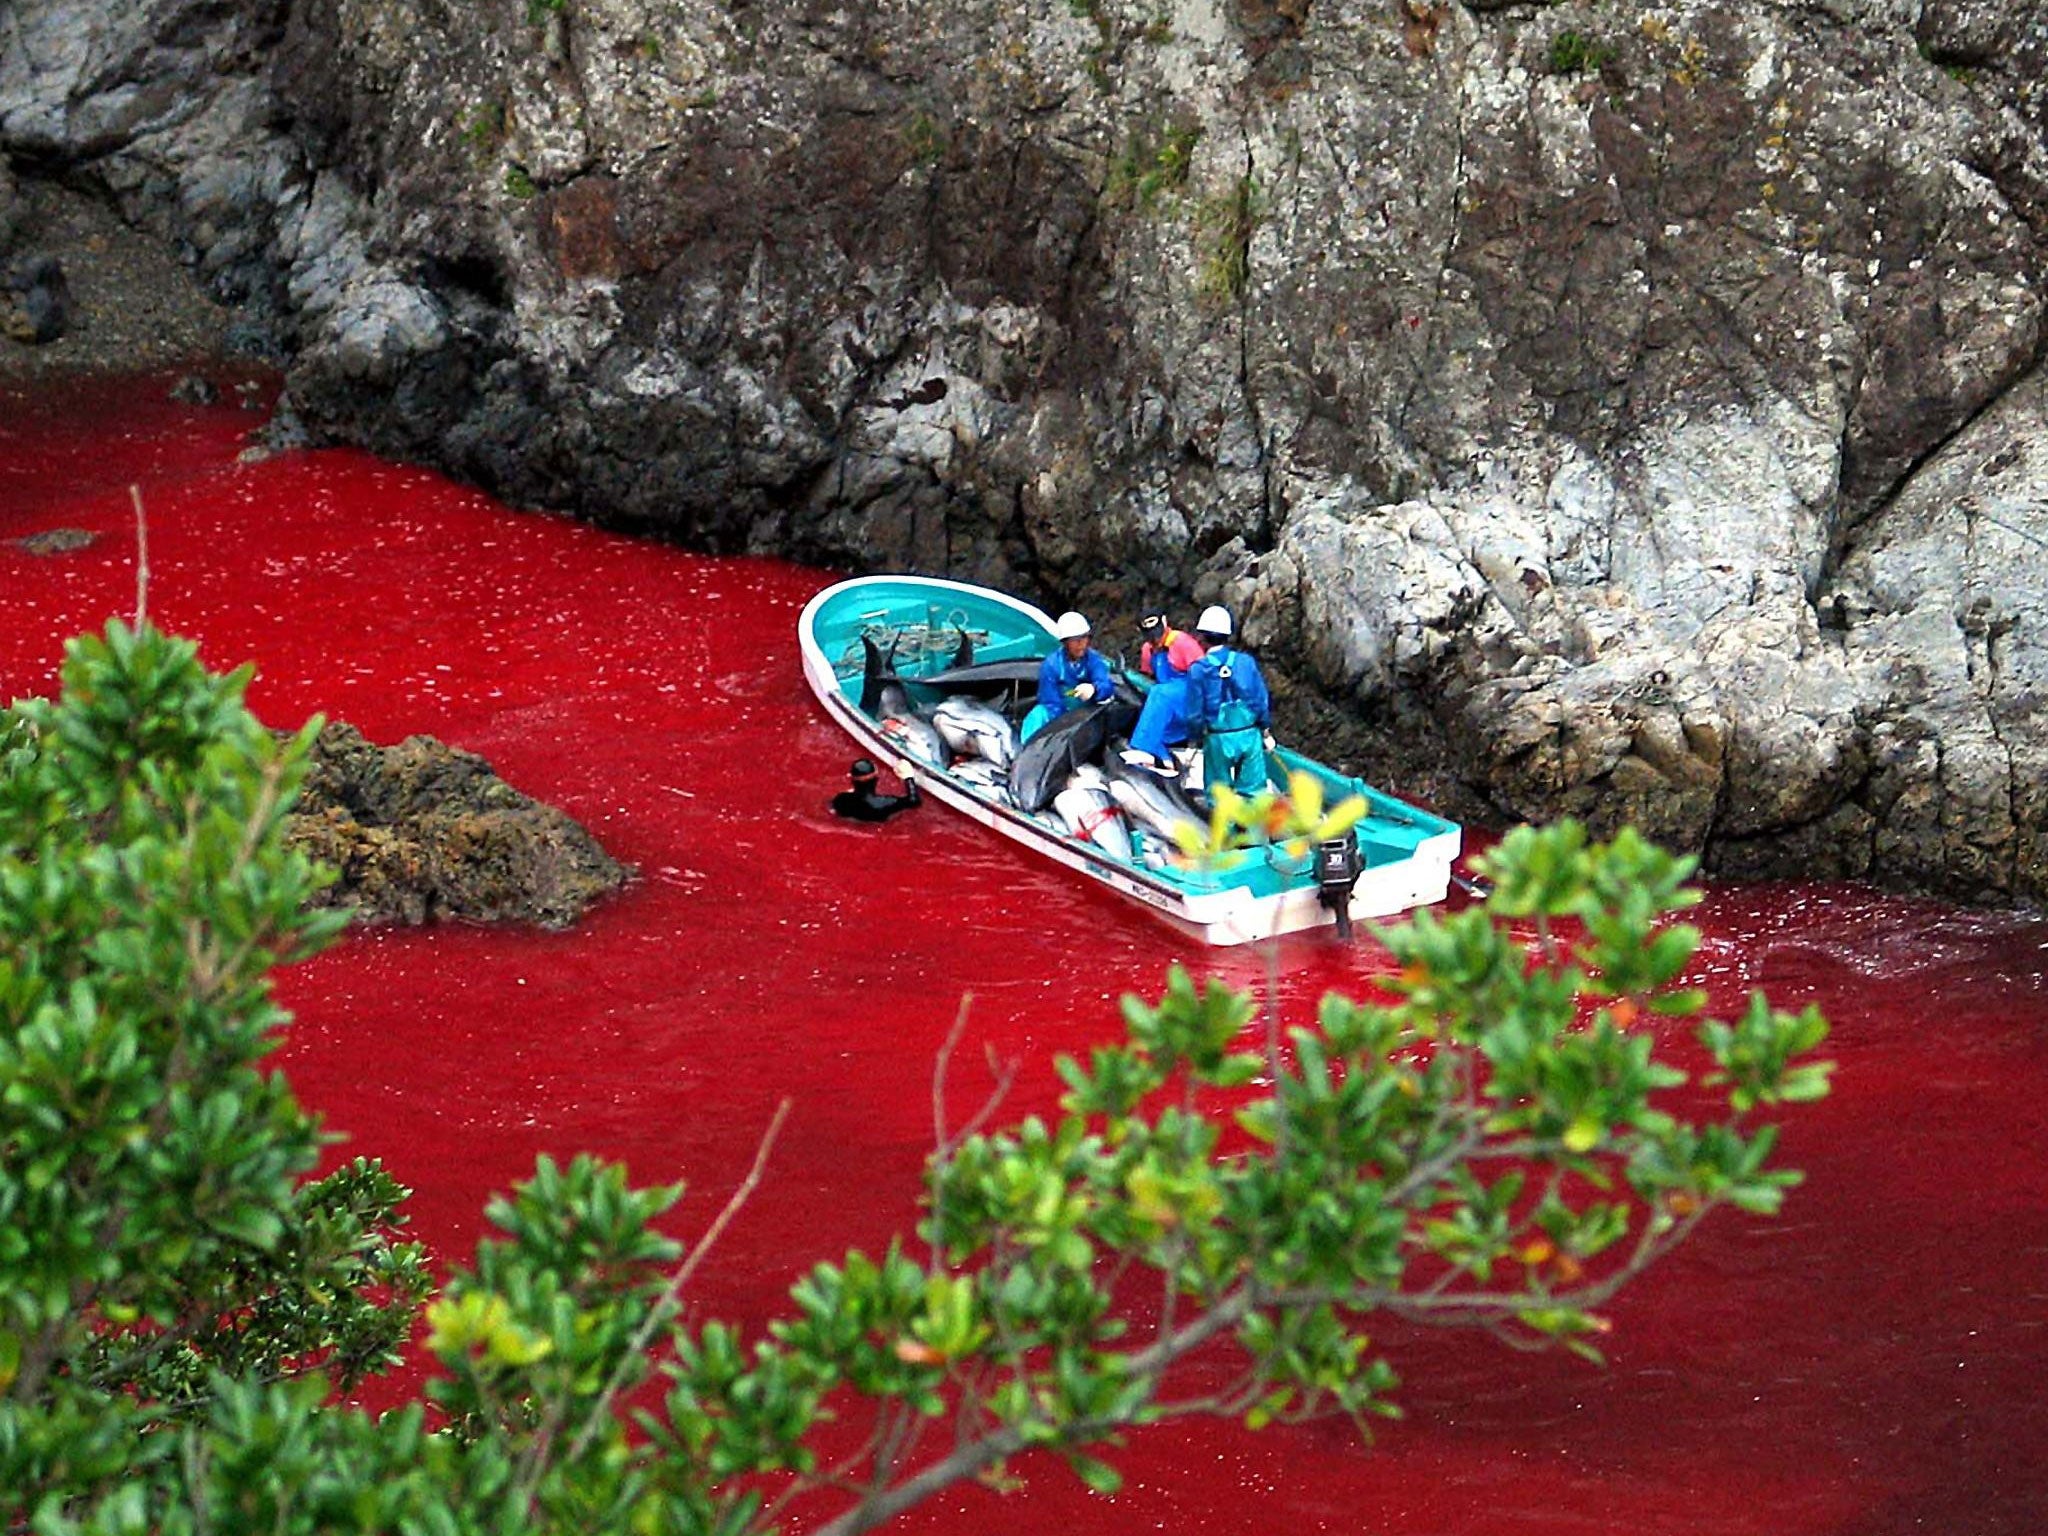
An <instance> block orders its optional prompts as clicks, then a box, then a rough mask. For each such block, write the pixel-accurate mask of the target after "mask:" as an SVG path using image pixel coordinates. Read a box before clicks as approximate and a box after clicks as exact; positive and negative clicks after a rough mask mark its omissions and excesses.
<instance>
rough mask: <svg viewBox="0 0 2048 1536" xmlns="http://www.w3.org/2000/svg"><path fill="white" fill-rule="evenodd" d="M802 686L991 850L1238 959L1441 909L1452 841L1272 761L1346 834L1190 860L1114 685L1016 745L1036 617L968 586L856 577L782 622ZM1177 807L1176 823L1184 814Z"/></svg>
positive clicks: (1132, 688) (1038, 642)
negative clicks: (1314, 934) (1351, 811)
mask: <svg viewBox="0 0 2048 1536" xmlns="http://www.w3.org/2000/svg"><path fill="white" fill-rule="evenodd" d="M798 642H799V645H800V647H801V650H802V655H803V668H804V678H805V680H806V682H808V683H809V685H810V688H811V691H812V692H813V693H815V694H816V695H817V696H818V700H819V702H820V703H822V704H823V705H824V707H825V711H826V713H827V714H829V715H830V716H831V717H832V718H833V719H834V720H836V721H837V722H838V723H839V724H840V725H841V726H842V727H843V728H844V729H845V730H846V732H847V734H848V735H849V736H851V737H852V738H853V739H854V740H855V741H856V742H857V743H858V744H859V746H860V749H861V750H862V752H864V753H866V754H867V755H868V756H870V757H872V758H874V759H876V760H877V761H878V762H880V763H881V764H883V765H884V766H886V767H888V768H890V769H891V770H893V771H894V772H896V773H897V774H898V775H900V776H902V777H904V778H906V779H908V778H912V777H914V778H915V780H916V782H917V784H918V785H919V786H920V788H921V789H922V791H923V792H924V793H925V794H926V795H927V796H929V797H930V798H932V799H935V800H938V801H942V802H943V803H945V804H946V805H948V806H951V807H952V808H953V809H954V810H957V811H960V812H961V813H963V814H964V815H967V816H971V817H973V818H974V819H975V820H976V821H978V822H980V823H981V824H982V825H984V826H987V827H991V828H993V829H994V830H996V831H997V832H1000V833H1002V834H1003V835H1004V836H1005V837H1009V838H1012V839H1014V840H1015V841H1017V842H1019V843H1022V844H1023V845H1024V846H1025V847H1027V848H1030V849H1032V850H1033V851H1034V852H1036V853H1039V854H1042V855H1044V856H1045V857H1047V858H1050V859H1053V860H1055V861H1057V862H1058V863H1060V864H1063V865H1065V866H1066V867H1067V868H1069V869H1072V870H1074V871H1076V872H1077V873H1079V874H1081V875H1083V876H1085V877H1087V878H1089V879H1091V880H1094V881H1096V882H1098V883H1100V884H1102V885H1104V886H1107V887H1108V888H1109V889H1110V890H1113V891H1115V892H1117V893H1118V894H1119V895H1122V896H1126V897H1129V898H1130V899H1132V900H1134V901H1137V902H1140V903H1142V904H1143V905H1144V906H1146V907H1147V908H1149V909H1151V910H1152V911H1153V912H1155V913H1157V914H1159V915H1160V916H1161V917H1164V918H1165V919H1167V920H1168V921H1169V922H1171V923H1173V924H1174V925H1175V926H1176V927H1178V928H1180V929H1181V930H1182V931H1183V932H1185V933H1188V934H1190V935H1192V936H1193V937H1195V938H1197V939H1200V940H1202V941H1203V942H1205V943H1209V944H1218V945H1223V944H1244V943H1249V942H1252V941H1254V940H1257V939H1262V938H1267V937H1270V936H1274V935H1278V934H1284V933H1294V932H1297V931H1300V930H1302V929H1308V928H1316V927H1322V926H1327V925H1339V926H1340V927H1341V929H1342V931H1343V932H1344V933H1346V934H1348V933H1349V931H1350V918H1351V917H1352V916H1354V915H1356V916H1361V917H1387V916H1392V915H1393V914H1395V913H1398V912H1402V911H1405V910H1407V909H1408V908H1410V907H1416V906H1422V905H1426V904H1428V903H1430V902H1435V901H1440V900H1442V899H1443V897H1444V895H1445V893H1446V892H1447V890H1448V889H1449V885H1450V880H1451V869H1452V865H1453V863H1454V862H1455V861H1456V859H1457V857H1458V851H1459V844H1460V837H1461V834H1460V831H1459V828H1458V826H1457V824H1456V823H1454V822H1450V821H1446V820H1445V819H1444V818H1442V817H1440V816H1436V815H1433V814H1431V813H1430V812H1428V811H1426V810H1423V809H1422V808H1420V807H1418V806H1414V805H1409V804H1407V803H1405V802H1404V801H1401V800H1398V799H1396V798H1395V797H1393V796H1392V795H1389V794H1386V793H1384V792H1382V791H1380V790H1377V789H1374V788H1372V787H1371V786H1370V785H1368V784H1366V783H1365V782H1364V781H1363V780H1360V779H1357V778H1353V777H1351V776H1349V775H1347V774H1342V773H1339V772H1337V771H1336V770H1335V769H1332V768H1329V767H1327V766H1325V765H1324V764H1322V763H1318V762H1316V761H1314V760H1313V759H1311V758H1308V757H1304V756H1303V755H1302V754H1300V753H1298V752H1294V751H1292V750H1290V749H1288V748H1286V747H1284V746H1283V747H1279V748H1276V749H1274V750H1272V751H1270V752H1269V753H1268V755H1267V756H1268V763H1267V766H1268V769H1269V771H1270V772H1271V773H1272V774H1273V776H1274V782H1275V783H1277V784H1281V785H1285V784H1287V783H1288V782H1289V780H1290V776H1291V775H1292V774H1294V773H1296V772H1306V773H1308V774H1311V775H1313V776H1314V777H1315V778H1316V779H1317V780H1318V781H1319V782H1320V785H1321V788H1322V792H1323V796H1324V799H1325V802H1326V803H1328V804H1335V803H1337V802H1339V801H1341V800H1343V799H1345V798H1346V797H1348V796H1351V795H1359V796H1362V797H1363V798H1364V799H1365V801H1366V805H1367V812H1366V815H1365V816H1364V818H1363V819H1362V820H1361V821H1360V822H1359V823H1358V824H1357V826H1356V828H1355V829H1354V831H1353V832H1352V833H1350V834H1347V835H1346V837H1345V838H1344V839H1341V840H1338V841H1337V842H1335V843H1331V844H1324V845H1321V846H1320V847H1318V848H1315V849H1312V850H1308V851H1307V852H1296V851H1290V849H1289V848H1287V847H1285V846H1283V845H1277V844H1276V845H1262V846H1258V847H1253V848H1245V849H1235V850H1232V851H1230V852H1227V853H1224V854H1222V855H1220V856H1212V857H1207V858H1190V857H1187V856H1186V855H1184V854H1183V853H1182V852H1181V850H1180V849H1179V848H1178V847H1177V846H1176V842H1175V839H1174V838H1173V837H1172V836H1170V835H1169V834H1170V833H1171V831H1172V828H1173V824H1174V821H1175V819H1176V818H1177V817H1181V816H1184V815H1194V816H1196V817H1205V812H1206V807H1205V805H1204V802H1203V801H1202V800H1201V799H1200V797H1199V794H1198V793H1190V792H1189V791H1187V790H1185V789H1184V788H1183V787H1182V786H1180V785H1179V784H1176V783H1173V782H1171V781H1168V782H1166V783H1165V784H1164V785H1163V786H1162V783H1161V776H1160V775H1157V774H1153V773H1151V772H1149V771H1147V770H1144V769H1134V768H1131V767H1129V766H1128V765H1126V764H1125V763H1124V762H1123V761H1122V759H1121V757H1120V755H1119V753H1118V751H1117V750H1116V747H1117V743H1118V738H1119V736H1121V735H1127V734H1128V732H1129V729H1130V724H1131V722H1132V721H1133V720H1134V719H1135V717H1136V714H1137V709H1138V705H1139V701H1140V700H1141V698H1142V694H1143V691H1144V689H1145V688H1146V687H1147V686H1148V684H1147V682H1146V680H1145V679H1143V678H1141V677H1139V676H1138V675H1137V674H1136V673H1135V672H1131V671H1125V670H1123V669H1121V668H1117V667H1114V666H1113V667H1112V671H1113V672H1116V673H1118V674H1119V677H1118V685H1117V694H1118V697H1117V698H1116V699H1113V700H1106V701H1101V702H1098V703H1094V704H1089V705H1085V706H1082V707H1079V708H1076V709H1071V710H1069V711H1068V712H1067V713H1066V714H1064V715H1062V716H1061V717H1060V718H1059V720H1058V721H1056V722H1054V724H1053V725H1052V726H1050V727H1047V728H1046V729H1044V730H1042V731H1039V732H1038V733H1037V734H1036V735H1033V736H1030V737H1029V738H1028V739H1026V740H1024V741H1022V742H1021V743H1020V742H1019V741H1018V740H1017V735H1016V731H1017V728H1018V727H1019V726H1021V725H1022V724H1023V723H1024V718H1025V715H1026V712H1027V711H1028V709H1029V707H1030V705H1031V704H1032V703H1033V702H1034V701H1035V698H1036V676H1037V669H1038V663H1039V661H1040V660H1041V659H1042V658H1043V657H1044V656H1045V655H1046V654H1047V653H1048V652H1050V651H1051V650H1052V649H1053V648H1054V647H1055V646H1056V645H1057V644H1058V642H1057V641H1056V640H1055V639H1054V638H1053V620H1052V619H1051V618H1050V617H1049V616H1047V615H1046V614H1045V613H1044V612H1042V611H1041V610H1040V609H1038V608H1036V607H1034V606H1032V605H1031V604H1030V603H1027V602H1023V601H1020V600H1019V599H1017V598H1014V597H1010V596H1008V595H1006V594H1004V593H1001V592H995V591H991V590H989V589H988V588H985V587H977V586H970V585H968V584H966V583H964V582H957V581H945V580H941V579H938V578H935V577H923V576H864V577H859V578H857V579H854V580H851V581H843V582H840V583H839V584H838V585H836V586H832V587H828V588H827V589H826V590H824V591H822V592H820V593H819V594H818V595H817V596H816V597H814V598H812V599H811V601H810V602H809V603H808V604H806V605H805V607H804V611H803V615H802V617H801V618H800V619H799V621H798ZM1183 808H1184V809H1183Z"/></svg>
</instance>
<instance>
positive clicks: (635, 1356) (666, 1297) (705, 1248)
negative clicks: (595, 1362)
mask: <svg viewBox="0 0 2048 1536" xmlns="http://www.w3.org/2000/svg"><path fill="white" fill-rule="evenodd" d="M789 1105H790V1101H789V1100H788V1099H784V1100H783V1101H782V1102H781V1103H780V1104H778V1105H776V1106H775V1113H774V1115H772V1116H771V1117H770V1118H769V1121H768V1129H767V1130H765V1131H763V1132H762V1133H761V1141H760V1144H759V1145H758V1146H756V1147H755V1148H754V1162H753V1166H751V1167H750V1168H748V1169H747V1176H746V1177H745V1178H743V1179H741V1180H740V1182H739V1185H738V1187H737V1188H735V1189H734V1190H733V1192H732V1195H731V1197H730V1198H728V1199H727V1200H726V1202H725V1206H724V1208H723V1209H722V1210H720V1211H719V1213H718V1215H717V1216H716V1217H715V1218H714V1219H713V1220H712V1223H711V1225H710V1226H708V1227H706V1228H705V1229H704V1235H703V1236H702V1237H700V1238H699V1239H698V1240H697V1246H696V1247H695V1248H693V1249H691V1250H690V1253H689V1256H688V1257H687V1258H685V1259H684V1260H683V1262H682V1263H681V1264H680V1265H678V1266H677V1268H676V1272H675V1275H674V1277H673V1278H671V1279H670V1281H669V1283H668V1285H667V1287H666V1288H665V1289H664V1290H663V1291H662V1293H661V1296H660V1297H659V1298H658V1299H657V1300H656V1301H655V1304H654V1305H653V1306H652V1307H650V1308H648V1309H647V1317H646V1320H645V1321H643V1322H642V1323H641V1324H640V1327H639V1329H638V1331H637V1332H635V1333H634V1335H633V1337H632V1338H631V1339H630V1340H629V1341H628V1342H627V1344H626V1347H625V1349H624V1350H623V1351H622V1352H621V1353H620V1355H619V1363H618V1365H617V1367H616V1368H615V1369H614V1370H613V1371H612V1376H611V1380H609V1381H607V1382H606V1383H605V1385H604V1391H602V1392H600V1393H599V1394H598V1397H597V1401H596V1402H595V1403H593V1404H591V1406H590V1414H589V1416H588V1417H587V1418H586V1419H584V1421H583V1427H582V1428H581V1429H579V1430H578V1431H577V1432H576V1439H575V1441H574V1442H573V1443H572V1444H571V1445H570V1447H569V1456H568V1459H569V1460H570V1461H574V1460H575V1459H576V1458H577V1457H579V1456H581V1455H582V1454H583V1452H584V1451H585V1450H587V1449H588V1448H589V1446H590V1442H591V1440H592V1439H594V1438H595V1437H596V1435H597V1431H598V1429H599V1427H600V1426H601V1425H602V1424H603V1423H604V1421H605V1420H606V1419H607V1418H608V1417H610V1415H611V1410H612V1403H613V1402H614V1401H615V1400H616V1399H617V1397H618V1395H619V1393H620V1392H621V1391H622V1390H623V1389H624V1387H625V1384H626V1373H627V1371H628V1370H629V1369H630V1368H631V1367H632V1365H633V1363H634V1362H635V1361H637V1360H639V1359H641V1358H642V1356H643V1355H645V1353H646V1351H647V1346H648V1344H649V1343H650V1342H651V1341H652V1340H653V1338H654V1333H655V1330H656V1329H657V1328H659V1327H661V1326H662V1324H664V1323H665V1322H667V1321H668V1320H669V1319H670V1318H672V1317H673V1316H674V1315H675V1312H676V1307H677V1304H678V1301H679V1299H680V1297H681V1296H682V1294H683V1288H684V1287H685V1286H687V1285H688V1284H689V1283H690V1280H691V1278H692V1277H693V1276H694V1275H695V1274H696V1273H697V1270H698V1268H699V1267H700V1266H701V1265H702V1264H703V1262H704V1258H705V1255H707V1254H708V1253H710V1252H711V1250H712V1248H713V1246H714V1245H715V1244H716V1243H717V1242H718V1239H719V1238H720V1236H722V1235H723V1234H724V1232H725V1229H726V1228H727V1227H729V1226H730V1225H732V1220H733V1218H734V1217H735V1216H737V1215H738V1214H739V1212H740V1207H742V1206H743V1205H745V1204H746V1203H747V1201H748V1199H749V1198H750V1197H751V1196H752V1195H753V1193H754V1191H755V1190H756V1189H758V1188H759V1187H760V1185H761V1175H762V1173H763V1172H764V1171H765V1170H766V1168H767V1166H768V1154H769V1152H770V1150H771V1149H773V1147H774V1146H775V1138H776V1137H777V1136H779V1135H781V1134H782V1122H783V1121H785V1120H787V1119H788V1118H789ZM546 1446H547V1437H546V1436H545V1435H540V1436H536V1437H535V1439H534V1453H533V1459H532V1462H531V1464H530V1465H529V1467H528V1468H527V1476H526V1479H525V1487H526V1489H527V1492H528V1493H529V1495H530V1494H531V1492H532V1490H533V1488H534V1487H535V1486H536V1485H537V1484H538V1482H539V1480H540V1474H541V1473H542V1471H543V1470H545V1468H546V1465H547V1456H546Z"/></svg>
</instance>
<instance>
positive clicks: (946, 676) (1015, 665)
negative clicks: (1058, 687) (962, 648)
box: [918, 656, 1044, 693]
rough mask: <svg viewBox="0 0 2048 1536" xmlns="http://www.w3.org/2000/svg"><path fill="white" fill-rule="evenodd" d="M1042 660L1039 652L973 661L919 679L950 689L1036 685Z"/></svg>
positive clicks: (964, 690) (995, 690)
mask: <svg viewBox="0 0 2048 1536" xmlns="http://www.w3.org/2000/svg"><path fill="white" fill-rule="evenodd" d="M956 659H957V658H956ZM1043 664H1044V663H1043V660H1042V658H1040V657H1037V656H1019V657H1016V658H1015V659H1014V660H1011V661H973V662H968V663H966V664H965V665H963V666H953V667H948V668H947V669H946V670H945V671H943V672H934V673H933V674H932V675H931V676H930V677H921V678H919V679H918V681H919V682H921V683H930V684H931V685H932V686H933V687H934V688H943V689H945V690H946V691H947V692H949V693H1001V692H1003V691H1004V690H1005V689H1009V688H1017V687H1024V686H1035V685H1036V684H1037V682H1038V669H1039V667H1040V666H1042V665H1043Z"/></svg>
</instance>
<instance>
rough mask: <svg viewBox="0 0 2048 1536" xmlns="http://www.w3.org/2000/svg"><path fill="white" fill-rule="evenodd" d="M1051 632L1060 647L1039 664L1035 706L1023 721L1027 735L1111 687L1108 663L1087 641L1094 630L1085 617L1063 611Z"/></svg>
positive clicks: (1100, 696) (1107, 694) (1104, 694)
mask: <svg viewBox="0 0 2048 1536" xmlns="http://www.w3.org/2000/svg"><path fill="white" fill-rule="evenodd" d="M1052 632H1053V635H1054V637H1055V638H1057V639H1058V641H1059V642H1060V648H1059V649H1058V650H1056V651H1054V652H1053V653H1052V654H1051V655H1050V656H1048V657H1046V658H1045V661H1044V662H1043V663H1042V664H1041V665H1040V666H1039V669H1038V708H1037V709H1035V710H1033V711H1032V712H1031V713H1032V719H1031V720H1030V721H1027V722H1026V723H1025V727H1024V734H1025V735H1027V736H1028V735H1030V734H1032V733H1033V732H1034V731H1036V730H1038V729H1040V728H1042V727H1043V726H1045V725H1047V724H1049V723H1050V722H1052V721H1054V720H1057V719H1059V717H1060V716H1061V715H1064V714H1065V713H1066V712H1067V711H1068V710H1070V709H1072V708H1074V707H1075V706H1076V705H1079V704H1093V703H1098V702H1100V701H1102V700H1104V699H1107V698H1109V697H1110V695H1111V693H1112V691H1113V689H1114V684H1112V683H1111V682H1110V678H1109V663H1108V662H1106V661H1104V660H1103V659H1102V657H1101V656H1100V655H1098V654H1097V653H1096V650H1095V648H1094V646H1093V645H1091V644H1090V643H1089V642H1090V639H1091V636H1092V633H1093V632H1092V631H1091V630H1090V628H1089V625H1088V621H1087V620H1086V619H1084V618H1082V617H1081V615H1080V614H1078V613H1074V612H1071V611H1069V612H1067V613H1063V614H1061V615H1060V616H1059V619H1058V620H1057V621H1056V622H1055V623H1054V625H1053V627H1052ZM1034 722H1035V723H1034Z"/></svg>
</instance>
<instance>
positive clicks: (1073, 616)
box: [1052, 608, 1095, 640]
mask: <svg viewBox="0 0 2048 1536" xmlns="http://www.w3.org/2000/svg"><path fill="white" fill-rule="evenodd" d="M1093 633H1095V631H1094V630H1092V629H1090V628H1089V627H1088V621H1087V620H1086V619H1084V618H1082V617H1081V615H1079V614H1078V613H1076V612H1074V610H1073V609H1071V608H1069V609H1068V610H1067V611H1066V612H1065V613H1063V614H1061V615H1060V616H1059V617H1058V618H1057V619H1055V620H1054V621H1053V626H1052V634H1053V638H1054V639H1055V640H1079V639H1082V638H1084V637H1086V636H1088V635H1092V634H1093Z"/></svg>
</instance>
